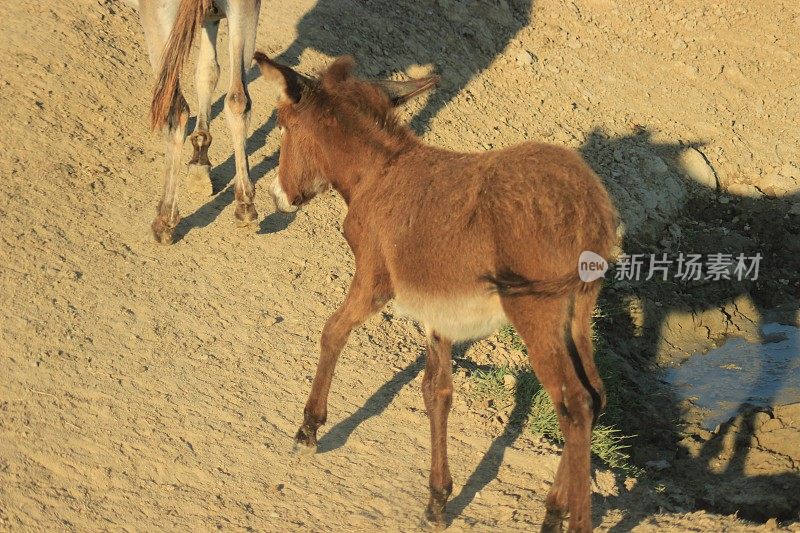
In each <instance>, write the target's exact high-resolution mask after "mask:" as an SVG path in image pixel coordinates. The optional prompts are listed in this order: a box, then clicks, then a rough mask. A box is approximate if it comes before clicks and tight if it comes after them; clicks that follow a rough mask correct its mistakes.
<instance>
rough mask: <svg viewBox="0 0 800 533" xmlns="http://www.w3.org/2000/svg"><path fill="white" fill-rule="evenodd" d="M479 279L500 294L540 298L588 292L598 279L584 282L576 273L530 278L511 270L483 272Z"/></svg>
mask: <svg viewBox="0 0 800 533" xmlns="http://www.w3.org/2000/svg"><path fill="white" fill-rule="evenodd" d="M481 280H482V281H485V282H488V283H489V284H490V285H491V286H492V290H494V291H496V292H497V293H498V294H499V295H500V296H512V297H513V296H538V297H542V298H546V297H555V296H565V295H568V294H574V293H577V292H588V291H590V290H591V289H593V288H594V287H595V286H596V285H597V284H598V283H599V282H600V280H595V281H591V282H585V281H583V280H581V278H580V277H579V276H578V273H577V272H575V273H574V274H571V275H568V276H565V277H563V278H558V279H551V280H530V279H528V278H526V277H524V276H522V275H520V274H517V273H516V272H513V271H511V270H507V269H506V270H501V271H500V272H498V273H497V274H494V275H493V274H485V275H483V276H481Z"/></svg>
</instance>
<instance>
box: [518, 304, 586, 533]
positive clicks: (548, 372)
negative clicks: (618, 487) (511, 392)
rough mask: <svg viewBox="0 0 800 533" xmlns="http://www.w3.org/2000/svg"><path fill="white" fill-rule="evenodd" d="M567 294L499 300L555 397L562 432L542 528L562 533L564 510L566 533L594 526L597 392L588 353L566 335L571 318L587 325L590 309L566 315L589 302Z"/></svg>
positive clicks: (537, 369)
mask: <svg viewBox="0 0 800 533" xmlns="http://www.w3.org/2000/svg"><path fill="white" fill-rule="evenodd" d="M571 298H572V297H562V298H542V299H536V298H533V297H509V298H504V299H503V307H504V309H505V311H506V315H507V316H508V318H509V320H510V321H511V323H512V324H513V325H514V327H515V328H516V329H517V331H518V332H519V334H520V336H521V337H522V338H523V340H524V341H525V344H526V346H527V348H528V356H529V358H530V363H531V366H532V367H533V370H534V372H535V373H536V377H537V378H538V379H539V381H540V382H541V383H542V386H543V387H544V388H545V390H546V391H547V393H548V394H549V395H550V398H551V399H552V401H553V405H554V407H555V410H556V413H557V415H558V422H559V426H560V427H561V431H562V433H563V435H564V441H565V443H564V452H563V454H562V456H561V462H560V464H559V467H558V471H557V472H556V478H555V480H554V483H553V486H552V488H551V490H550V493H549V494H548V495H547V499H546V505H547V514H546V516H545V520H544V523H543V524H542V531H561V528H562V524H561V521H562V519H563V517H564V515H565V514H566V512H567V511H568V512H569V530H570V531H591V530H592V515H591V505H590V497H591V492H590V487H591V485H590V480H591V478H590V444H591V432H592V421H593V419H594V416H595V412H596V409H597V408H599V395H598V394H597V392H596V391H595V390H594V386H596V384H595V385H593V384H592V383H591V382H590V380H589V379H588V378H587V376H588V375H597V371H596V369H595V367H594V361H593V360H591V358H590V357H588V358H586V357H581V355H580V354H578V353H576V349H575V344H574V343H573V342H572V339H571V338H570V337H571V333H572V332H571V329H572V327H571V326H572V322H573V321H579V320H580V321H585V322H586V327H587V328H588V327H589V321H590V320H591V310H590V311H589V313H588V314H585V313H584V314H583V315H582V316H580V317H579V316H577V315H574V316H573V317H570V315H571V314H574V312H575V311H576V310H577V308H578V307H580V309H582V310H585V309H586V308H587V307H590V306H587V305H582V306H574V308H573V305H572V301H570V300H571ZM597 379H598V380H599V377H598V378H597ZM596 404H597V405H596Z"/></svg>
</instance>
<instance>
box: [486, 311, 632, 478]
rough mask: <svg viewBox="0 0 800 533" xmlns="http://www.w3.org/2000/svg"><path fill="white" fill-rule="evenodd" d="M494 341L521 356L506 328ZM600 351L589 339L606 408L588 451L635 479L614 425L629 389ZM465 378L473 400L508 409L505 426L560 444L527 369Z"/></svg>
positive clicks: (547, 404) (554, 421)
mask: <svg viewBox="0 0 800 533" xmlns="http://www.w3.org/2000/svg"><path fill="white" fill-rule="evenodd" d="M499 337H500V340H501V341H503V342H505V343H507V344H508V345H509V346H511V347H513V348H515V349H517V350H521V351H523V352H527V351H526V348H525V344H524V343H523V342H522V340H521V339H520V338H519V335H517V333H516V331H514V329H513V328H512V327H511V326H506V327H504V328H503V329H502V330H501V331H500V334H499ZM603 348H604V345H603V343H602V342H601V341H600V339H597V338H595V353H596V356H595V360H596V362H597V366H598V370H599V372H600V375H601V376H602V378H603V382H604V384H605V387H606V395H607V405H606V409H605V411H604V412H603V414H601V415H600V420H599V421H598V423H597V424H596V425H595V427H594V428H593V430H592V453H594V454H595V455H596V456H597V457H599V458H600V459H601V460H602V461H603V462H605V463H606V464H607V465H609V466H610V467H612V468H619V469H621V470H623V471H625V472H626V473H627V474H629V475H634V476H637V475H639V474H640V473H641V471H640V470H639V469H638V468H637V467H635V466H634V465H633V464H632V463H631V461H630V454H629V453H628V448H629V446H628V445H627V444H625V442H626V440H627V439H628V438H630V436H626V435H623V433H622V432H621V431H620V430H619V429H617V427H616V424H617V423H618V421H619V420H621V417H622V413H623V411H622V407H621V406H622V405H623V403H624V402H623V399H622V398H623V396H625V391H626V390H628V389H629V387H627V385H628V384H626V383H625V382H624V379H623V377H622V376H621V374H620V373H619V372H616V371H615V368H614V366H613V365H612V364H611V361H610V360H609V358H608V357H606V356H604V350H603ZM508 376H511V377H508ZM470 378H471V379H472V387H471V389H470V394H471V395H472V396H473V397H475V398H479V399H488V400H492V402H493V403H494V404H495V406H497V407H498V408H500V409H502V408H504V407H508V406H510V405H514V409H513V411H512V413H511V416H510V420H509V422H510V423H517V424H519V423H524V424H526V425H527V427H528V428H529V429H530V431H531V432H533V433H534V434H536V435H540V436H543V437H546V438H548V439H551V440H554V441H556V442H559V443H563V442H564V436H563V435H562V433H561V428H560V427H559V425H558V416H557V415H556V411H555V408H554V407H553V403H552V401H551V400H550V396H549V395H548V394H547V392H546V391H545V390H544V389H543V388H542V386H541V384H540V383H539V381H538V380H537V379H536V377H535V376H534V375H533V373H532V372H531V371H530V370H527V369H516V368H510V367H506V366H503V367H496V368H491V369H488V370H476V371H475V372H473V373H472V375H471V377H470ZM626 387H627V388H626ZM626 405H627V404H626Z"/></svg>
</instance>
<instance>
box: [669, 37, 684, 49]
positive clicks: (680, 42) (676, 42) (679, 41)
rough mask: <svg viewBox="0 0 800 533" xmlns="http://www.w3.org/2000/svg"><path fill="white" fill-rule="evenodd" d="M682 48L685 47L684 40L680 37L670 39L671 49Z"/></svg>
mask: <svg viewBox="0 0 800 533" xmlns="http://www.w3.org/2000/svg"><path fill="white" fill-rule="evenodd" d="M684 48H686V41H684V40H683V39H681V38H680V37H678V38H677V39H675V40H674V41H672V49H673V50H683V49H684Z"/></svg>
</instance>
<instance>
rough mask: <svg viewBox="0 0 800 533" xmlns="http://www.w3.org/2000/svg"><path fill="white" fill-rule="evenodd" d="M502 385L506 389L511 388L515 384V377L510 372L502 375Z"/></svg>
mask: <svg viewBox="0 0 800 533" xmlns="http://www.w3.org/2000/svg"><path fill="white" fill-rule="evenodd" d="M503 386H504V387H505V388H506V389H508V390H513V389H514V387H516V386H517V378H516V377H515V376H513V375H511V374H506V375H505V376H503Z"/></svg>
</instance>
